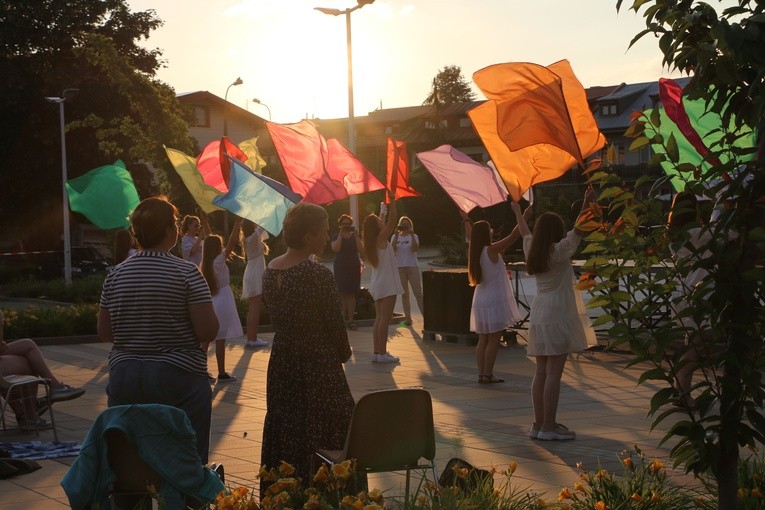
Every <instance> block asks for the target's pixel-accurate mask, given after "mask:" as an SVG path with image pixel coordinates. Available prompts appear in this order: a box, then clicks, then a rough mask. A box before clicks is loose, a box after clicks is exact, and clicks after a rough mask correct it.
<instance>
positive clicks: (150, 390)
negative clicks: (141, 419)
mask: <svg viewBox="0 0 765 510" xmlns="http://www.w3.org/2000/svg"><path fill="white" fill-rule="evenodd" d="M106 395H107V397H108V400H107V405H108V406H109V407H112V406H119V405H128V404H165V405H168V406H173V407H177V408H178V409H181V410H183V411H185V412H186V415H187V416H188V417H189V421H190V422H191V426H192V428H193V429H194V432H195V433H196V440H197V451H198V452H199V457H200V458H201V460H202V464H207V462H208V455H209V450H210V420H211V418H212V390H211V389H210V382H209V381H208V380H207V376H206V375H201V374H194V373H191V372H187V371H186V370H183V369H181V368H178V367H176V366H175V365H171V364H170V363H164V362H162V361H133V360H125V361H120V362H119V363H117V364H116V365H114V366H113V367H112V369H111V370H110V371H109V384H108V385H107V387H106Z"/></svg>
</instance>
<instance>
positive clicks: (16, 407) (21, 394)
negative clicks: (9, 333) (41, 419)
mask: <svg viewBox="0 0 765 510" xmlns="http://www.w3.org/2000/svg"><path fill="white" fill-rule="evenodd" d="M20 341H21V340H17V342H20ZM30 342H31V340H30ZM12 343H16V342H12ZM32 343H34V342H32ZM7 345H8V346H10V345H11V344H7ZM35 347H37V345H36V344H35ZM6 352H7V351H3V355H2V356H0V370H2V372H3V374H8V375H10V374H12V375H35V376H37V375H39V376H40V377H45V376H43V375H40V374H38V373H37V372H36V371H35V369H34V368H33V367H32V365H31V364H30V363H29V361H28V360H27V358H25V357H23V356H17V355H12V354H6ZM49 372H50V371H49ZM35 388H37V386H35ZM36 395H37V390H36V389H35V390H32V389H31V388H27V387H23V388H16V390H15V391H14V392H13V394H12V395H8V394H7V393H6V394H5V395H3V398H6V399H8V405H9V406H10V408H11V409H12V410H13V412H14V413H15V414H16V416H19V415H20V414H22V413H23V414H24V417H25V418H27V419H28V420H36V419H37V399H36V398H32V397H33V396H36ZM19 400H21V402H22V403H23V405H22V403H20V402H19Z"/></svg>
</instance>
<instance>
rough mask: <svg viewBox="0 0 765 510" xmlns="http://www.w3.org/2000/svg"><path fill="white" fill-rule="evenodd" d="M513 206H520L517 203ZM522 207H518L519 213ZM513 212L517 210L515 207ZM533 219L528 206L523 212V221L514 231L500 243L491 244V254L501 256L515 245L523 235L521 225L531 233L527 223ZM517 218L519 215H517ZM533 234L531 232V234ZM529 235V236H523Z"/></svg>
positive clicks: (519, 222)
mask: <svg viewBox="0 0 765 510" xmlns="http://www.w3.org/2000/svg"><path fill="white" fill-rule="evenodd" d="M513 205H518V204H517V203H516V202H513ZM520 209H521V208H520V205H518V211H520ZM513 211H515V208H514V207H513ZM530 217H531V206H528V207H527V208H526V210H525V211H524V212H523V215H522V216H521V220H522V221H518V224H517V225H516V226H515V228H513V230H512V231H511V232H510V234H508V235H507V236H505V237H503V238H502V239H500V240H499V241H496V242H494V243H491V244H490V245H489V253H490V254H492V255H494V254H500V253H502V252H504V251H505V250H507V249H508V248H509V247H510V246H512V245H513V243H514V242H516V241H517V240H518V238H519V237H520V236H521V234H522V229H521V224H523V226H525V227H526V231H527V232H528V231H529V227H528V224H527V223H526V222H527V221H528V219H529V218H530ZM516 218H517V214H516ZM529 233H531V232H529ZM523 235H527V234H523Z"/></svg>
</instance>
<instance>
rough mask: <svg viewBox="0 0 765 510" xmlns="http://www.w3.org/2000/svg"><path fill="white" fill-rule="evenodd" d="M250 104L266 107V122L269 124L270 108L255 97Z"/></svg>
mask: <svg viewBox="0 0 765 510" xmlns="http://www.w3.org/2000/svg"><path fill="white" fill-rule="evenodd" d="M252 102H253V103H255V104H259V105H263V106H265V107H266V110H268V122H271V108H269V107H268V105H267V104H266V103H264V102H263V101H261V100H260V99H258V98H257V97H253V98H252Z"/></svg>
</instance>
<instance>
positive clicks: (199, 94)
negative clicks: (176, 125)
mask: <svg viewBox="0 0 765 510" xmlns="http://www.w3.org/2000/svg"><path fill="white" fill-rule="evenodd" d="M175 97H177V98H178V99H179V100H180V101H181V102H182V103H192V102H194V101H197V102H200V103H205V102H207V103H213V104H215V105H218V106H220V107H221V108H223V107H224V105H226V104H228V111H229V112H231V113H232V114H233V115H240V116H245V117H250V118H252V119H253V120H257V121H258V122H261V123H262V122H265V121H266V119H264V118H263V117H261V116H260V115H255V114H254V113H252V112H250V111H248V110H245V109H244V108H241V107H239V106H237V105H235V104H234V103H230V102H228V101H226V100H225V99H223V98H221V97H218V96H216V95H215V94H213V93H212V92H208V91H206V90H197V91H194V92H182V93H180V94H176V95H175Z"/></svg>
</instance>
